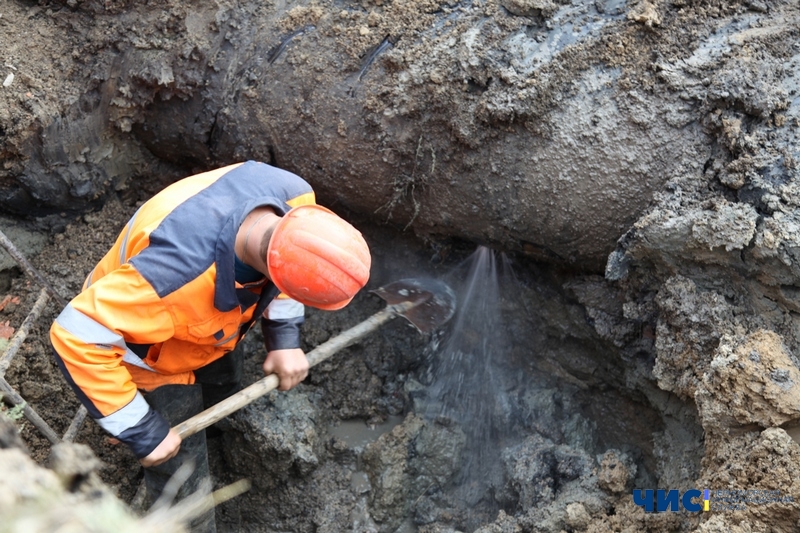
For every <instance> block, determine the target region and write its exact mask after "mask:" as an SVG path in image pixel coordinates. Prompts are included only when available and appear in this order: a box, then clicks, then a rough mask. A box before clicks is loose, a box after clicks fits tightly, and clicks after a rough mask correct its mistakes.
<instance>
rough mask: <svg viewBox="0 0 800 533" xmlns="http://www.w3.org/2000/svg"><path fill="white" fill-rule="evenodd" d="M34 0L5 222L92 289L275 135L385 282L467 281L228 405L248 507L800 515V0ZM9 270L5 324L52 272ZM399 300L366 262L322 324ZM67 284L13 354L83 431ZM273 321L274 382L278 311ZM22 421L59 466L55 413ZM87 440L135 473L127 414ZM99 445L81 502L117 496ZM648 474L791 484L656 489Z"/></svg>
mask: <svg viewBox="0 0 800 533" xmlns="http://www.w3.org/2000/svg"><path fill="white" fill-rule="evenodd" d="M0 15H2V17H0V50H3V53H4V54H5V56H4V57H3V58H2V61H0V63H1V64H2V66H1V67H0V68H2V69H3V74H2V75H0V79H1V80H3V81H2V88H0V163H1V164H0V209H2V210H3V213H4V218H3V219H2V221H0V222H1V224H0V225H1V226H2V229H3V232H4V233H6V234H7V235H8V236H9V237H10V238H11V239H12V240H14V242H15V243H17V245H18V246H19V248H20V249H21V250H23V251H24V252H25V254H26V255H27V256H28V258H29V259H30V260H31V261H32V262H33V263H34V265H35V266H36V268H38V269H39V271H40V272H41V273H42V274H43V275H44V276H45V278H46V279H47V280H48V281H49V282H50V283H52V284H53V285H54V287H55V288H56V289H57V290H58V292H59V293H60V294H61V295H62V296H63V297H65V298H69V297H71V296H73V295H75V294H76V293H77V292H78V291H79V290H80V287H81V284H82V283H83V281H84V279H85V276H86V275H87V273H88V272H89V271H91V269H92V268H93V267H94V265H95V264H96V262H97V261H98V260H99V259H100V258H101V257H102V256H103V255H104V254H105V253H106V251H107V249H108V247H109V246H110V245H111V243H112V242H113V241H114V239H115V238H116V236H117V235H118V233H119V231H120V229H121V228H122V227H124V224H125V222H126V221H127V220H128V218H129V217H130V216H131V215H132V214H133V213H134V212H135V210H136V208H137V207H138V205H140V204H141V202H143V201H145V200H146V199H148V198H149V197H151V196H152V195H153V194H154V193H155V192H157V191H158V190H160V189H161V188H163V187H164V186H165V185H167V184H168V183H171V182H172V181H175V180H177V179H179V178H181V177H184V176H186V175H189V174H192V173H194V172H199V171H203V170H208V169H211V168H214V167H219V166H222V165H226V164H230V163H234V162H238V161H243V160H247V159H254V160H259V161H264V162H268V163H271V164H274V165H276V166H279V167H281V168H284V169H286V170H289V171H292V172H295V173H297V174H298V175H301V176H302V177H304V178H306V179H307V180H308V181H309V183H310V184H311V185H312V186H313V187H314V189H315V190H316V191H317V197H318V200H319V202H320V203H321V204H323V205H326V206H328V207H330V208H331V209H333V210H334V211H336V212H337V213H339V214H340V215H342V216H343V217H345V218H347V219H348V220H350V221H352V222H353V224H354V225H356V226H357V227H358V228H359V229H361V230H362V231H363V232H364V235H365V236H366V237H367V240H368V242H369V244H370V247H371V249H372V252H373V269H372V272H371V278H370V285H369V286H368V287H367V288H368V289H374V288H377V287H379V286H381V285H383V284H386V283H389V282H392V281H395V280H397V279H401V278H406V277H410V276H411V277H414V276H420V277H432V278H437V279H441V280H445V281H447V282H448V283H450V284H452V286H453V287H454V288H456V290H457V293H458V296H459V303H460V305H459V313H460V314H459V315H457V316H456V317H454V319H453V321H452V322H451V324H449V325H448V326H447V327H446V328H443V329H442V330H440V331H437V332H436V333H435V334H433V335H419V334H418V333H416V332H414V331H413V330H412V329H411V328H410V327H409V326H408V325H407V324H403V323H400V322H399V321H396V322H393V323H390V324H388V325H386V326H385V327H383V328H382V329H381V330H380V331H377V332H375V334H373V335H371V336H370V337H368V338H365V339H363V340H362V341H361V342H359V343H357V344H355V345H353V346H352V347H350V348H348V349H347V350H346V351H344V352H342V353H340V354H338V355H337V356H336V357H335V358H333V359H332V360H329V361H326V362H324V363H323V364H321V365H319V367H315V369H314V370H313V371H312V372H311V374H310V375H309V377H308V379H307V380H306V382H304V383H303V384H302V385H301V386H300V387H298V388H297V390H294V391H292V392H290V393H288V394H278V393H276V394H272V395H270V396H269V397H266V398H263V399H261V400H259V401H258V402H257V403H255V404H253V405H251V406H249V407H247V408H245V409H243V410H242V411H240V412H238V413H237V414H236V415H234V416H231V417H230V418H229V420H228V421H227V422H225V424H224V427H223V429H225V431H224V433H223V435H222V437H219V438H215V439H211V443H210V448H211V451H210V453H211V455H212V469H213V472H214V475H215V480H216V483H218V484H219V485H223V484H227V483H230V482H233V481H236V480H238V479H240V478H248V479H251V481H252V483H253V486H252V489H251V490H250V491H249V492H247V493H246V494H244V495H242V496H240V497H238V498H236V499H234V500H231V501H229V502H227V503H225V504H222V505H221V506H220V507H219V508H218V509H217V521H218V524H219V525H220V530H222V531H240V530H245V531H264V532H274V531H296V532H311V531H315V532H338V531H379V532H381V533H392V532H394V531H401V532H403V531H414V530H417V531H419V532H420V533H439V532H450V531H479V532H480V533H489V532H496V531H523V532H526V533H527V532H537V533H540V532H548V533H549V532H553V533H559V532H561V531H568V532H572V531H608V530H624V529H628V530H635V531H654V532H655V531H658V532H661V531H697V532H702V533H704V532H711V531H737V530H738V531H750V530H770V529H771V530H774V531H792V530H794V529H796V524H797V523H798V521H799V520H800V511H798V508H797V506H796V504H794V503H793V501H800V466H798V465H800V447H798V446H797V444H796V443H795V441H794V440H792V438H790V436H789V433H793V434H794V433H796V432H797V431H796V427H797V426H798V423H799V422H800V408H799V407H798V406H800V370H799V369H798V365H799V364H800V357H799V356H798V354H800V211H798V206H800V187H798V183H800V181H798V180H800V174H798V172H799V169H800V164H799V163H798V161H800V151H798V147H800V133H798V132H800V128H798V125H799V124H800V98H798V90H800V87H798V81H797V80H798V79H800V52H799V51H798V50H799V49H798V44H797V43H798V20H800V12H799V11H798V6H797V3H796V2H792V1H788V0H787V1H784V0H775V1H772V2H762V1H759V0H742V1H721V0H720V1H718V0H699V1H696V2H694V1H693V2H686V1H684V0H674V1H671V2H666V1H660V0H628V1H626V2H621V1H616V0H598V1H584V0H557V1H550V0H485V1H477V0H476V1H459V2H450V1H438V0H424V1H416V0H414V1H406V0H393V1H391V2H386V1H374V2H373V1H363V2H349V1H340V0H308V1H306V0H298V1H297V2H291V3H285V2H277V3H264V2H256V1H249V0H242V1H237V2H229V1H227V0H217V1H214V2H201V3H192V2H186V1H180V2H178V1H177V0H157V1H153V2H145V3H136V2H128V1H125V0H104V1H102V2H101V1H99V0H75V1H73V0H69V1H67V2H61V1H59V0H41V1H39V2H30V1H28V0H11V1H8V2H6V3H5V4H3V6H2V8H0ZM476 249H477V250H478V252H477V253H476ZM492 250H494V251H492ZM0 271H2V272H1V273H0V288H2V289H3V290H4V291H5V293H6V295H7V296H8V298H7V299H6V298H3V300H2V302H3V303H2V304H0V307H1V309H0V313H2V315H0V318H2V322H3V324H2V326H3V327H2V328H0V333H2V334H3V335H5V334H8V331H9V329H8V328H18V327H20V326H19V325H20V324H21V323H22V321H23V320H24V318H25V317H26V316H27V314H28V312H29V311H30V309H32V308H33V307H34V306H35V304H36V299H37V297H38V294H39V289H40V287H38V286H37V284H36V283H35V282H31V280H30V279H29V278H27V277H25V276H23V275H21V272H20V270H19V269H18V268H17V267H16V266H15V265H14V262H13V261H10V260H9V261H7V262H5V263H2V264H1V265H0ZM382 305H383V304H382V302H381V301H380V300H379V299H377V298H376V297H374V296H372V295H370V294H369V292H368V291H364V292H363V294H360V295H359V296H358V297H357V298H356V299H355V300H354V301H353V303H352V304H351V305H350V306H348V307H347V308H346V309H344V310H342V311H340V312H336V313H322V312H316V311H313V310H310V311H309V312H308V316H307V320H306V324H305V325H304V330H303V339H304V340H303V342H304V346H303V348H304V349H306V350H310V349H312V348H313V347H315V346H317V345H318V344H320V343H322V342H324V341H325V340H327V339H329V338H330V337H332V336H333V335H335V334H336V333H338V332H340V331H343V330H345V329H347V328H348V327H350V326H352V325H354V324H356V323H358V322H360V321H361V320H363V319H365V318H366V317H367V316H370V315H371V314H373V313H375V312H377V311H378V310H379V309H380V308H381V307H382ZM58 311H59V309H56V308H55V306H54V305H49V306H47V307H46V308H45V309H44V311H43V312H42V314H41V317H40V319H39V321H38V322H37V324H36V325H35V327H34V328H33V329H32V330H31V332H30V334H29V335H28V339H27V340H26V342H25V345H24V346H23V348H22V349H20V352H19V354H18V355H17V356H16V357H15V359H14V361H13V362H12V364H11V365H10V367H9V368H8V371H7V373H6V375H5V377H6V379H7V380H8V382H9V383H10V384H11V385H13V387H14V388H15V390H17V391H18V392H19V394H20V395H21V396H22V397H23V398H25V399H26V400H27V401H28V402H29V403H30V405H31V406H32V407H34V408H35V409H36V411H37V412H38V413H40V414H41V415H42V418H43V419H44V420H45V421H46V422H47V424H48V425H49V426H51V427H52V428H53V430H54V431H55V433H56V434H57V435H63V434H64V432H65V431H66V430H67V427H68V426H69V423H70V421H71V419H72V415H73V414H74V413H75V411H76V409H77V407H78V403H77V400H76V399H75V398H74V396H73V395H72V394H71V393H70V391H69V388H68V387H67V386H66V384H65V383H64V381H63V378H62V377H61V374H60V373H59V371H58V369H57V367H56V365H55V363H54V361H53V359H52V357H51V355H50V347H49V343H48V336H47V331H48V327H49V324H50V323H51V322H52V320H53V318H54V317H55V316H56V314H57V313H58ZM6 322H7V324H6ZM0 337H2V335H0ZM244 342H245V348H246V350H247V352H248V354H249V357H248V363H247V365H248V366H247V374H246V375H247V377H248V379H250V380H255V379H257V378H258V377H260V360H261V359H262V358H263V353H262V351H261V350H262V347H261V339H259V338H258V335H257V334H252V335H251V336H248V337H247V338H246V339H245V341H244ZM22 436H23V438H24V441H25V443H26V445H27V447H28V450H29V452H30V455H31V456H32V457H33V458H34V459H35V460H37V461H38V462H39V463H40V464H45V463H46V461H47V457H48V454H49V452H50V444H49V442H48V441H46V440H45V439H43V438H42V437H41V436H40V435H39V434H38V433H37V431H36V430H35V429H33V428H32V427H30V426H29V425H25V426H23V428H22ZM6 441H7V442H9V443H12V445H14V446H16V444H15V443H16V442H17V441H16V440H15V439H13V438H8V439H6V440H2V439H0V442H6ZM76 441H77V442H79V443H85V444H87V445H88V446H90V448H91V452H92V454H94V456H96V457H99V458H100V459H101V461H102V462H103V464H104V465H105V467H104V468H102V469H100V470H99V475H100V476H101V477H102V478H103V480H104V481H105V482H106V484H107V486H110V487H111V488H112V489H113V490H114V491H115V492H116V494H117V495H118V496H119V497H120V498H121V499H122V500H124V501H126V502H132V501H133V500H134V495H135V494H136V492H137V488H138V486H139V484H140V480H141V469H140V467H139V465H138V463H137V462H136V461H135V460H134V459H133V457H132V456H131V455H130V454H129V453H128V452H127V451H126V450H124V449H122V448H120V447H118V446H114V445H112V444H111V443H109V442H108V441H107V440H106V439H105V436H104V435H103V433H102V432H101V431H100V429H99V427H98V426H97V425H96V424H93V423H87V424H85V425H84V427H83V429H82V430H81V432H80V433H79V434H78V435H77V438H76ZM2 451H3V450H0V452H2ZM62 457H63V456H62ZM4 458H5V455H0V459H4ZM56 462H57V461H56ZM60 464H62V466H63V462H62V463H60ZM82 464H84V465H90V466H91V465H95V466H92V468H96V462H94V461H92V460H88V461H85V462H84V463H82ZM87 468H88V467H87ZM12 470H13V469H12V468H11V467H9V468H7V469H5V471H9V472H10V471H12ZM90 470H91V469H90ZM79 472H81V473H80V475H79V476H78V478H75V477H74V476H72V477H70V476H68V477H69V479H70V480H71V481H70V482H69V483H67V484H66V485H65V486H66V488H65V489H64V490H66V491H67V493H69V495H70V496H69V497H78V496H80V495H81V494H83V495H84V496H86V495H90V494H91V491H90V490H89V489H87V488H86V487H89V485H91V484H89V485H87V484H86V483H82V482H81V480H83V481H86V480H91V479H93V478H92V476H91V475H90V474H89V473H87V471H86V469H85V468H84V467H83V466H82V467H81V469H80V470H79ZM62 477H63V472H62ZM37 479H39V478H38V477H37V474H35V473H34V472H32V471H31V472H29V473H28V474H27V475H22V476H21V477H20V478H19V479H17V478H12V477H9V478H8V479H7V480H6V479H0V482H6V481H7V482H8V486H7V487H6V488H5V489H4V490H1V491H0V494H4V495H5V494H12V495H13V496H10V497H9V498H6V499H3V498H0V513H2V514H4V515H6V514H8V515H11V514H12V513H22V512H24V510H25V509H27V507H25V506H24V505H23V502H25V501H28V500H25V498H27V496H25V494H34V493H36V491H33V492H30V493H28V492H25V491H22V492H20V491H17V489H15V488H14V487H28V485H25V484H24V483H29V482H31V483H34V482H35V480H37ZM76 479H77V481H76ZM34 484H35V483H34ZM91 486H92V487H96V485H91ZM81 487H84V488H81ZM633 488H639V489H656V488H663V489H675V490H686V489H690V488H709V489H710V490H711V489H718V490H729V489H731V490H732V489H736V490H747V489H764V490H771V491H773V492H774V491H778V492H779V493H780V495H781V500H780V501H770V502H767V503H764V502H761V503H757V504H756V503H753V502H750V503H749V504H747V502H744V503H745V505H744V507H742V508H737V510H736V512H727V511H728V510H730V509H724V510H723V511H725V512H716V513H714V512H709V513H705V512H702V513H694V512H690V511H687V510H685V509H683V510H680V512H672V513H646V512H645V509H644V508H642V507H640V506H637V505H636V504H635V503H634V501H633V499H632V497H631V490H632V489H633ZM792 500H793V501H792ZM86 501H89V502H90V501H91V498H90V497H89V496H86ZM134 503H136V502H134ZM712 503H713V499H712ZM734 503H736V505H739V504H742V502H734ZM47 507H48V505H44V508H47ZM72 507H73V506H69V505H68V506H66V508H67V509H71V508H72ZM40 508H42V507H40ZM52 508H53V509H56V508H58V509H61V510H62V511H63V509H65V507H64V506H62V507H52ZM76 508H77V507H76ZM34 514H35V513H34ZM40 514H41V513H40ZM14 516H17V515H16V514H14ZM54 520H56V521H58V520H59V518H54ZM2 523H4V522H2V521H0V524H2ZM1 527H2V525H0V528H1ZM737 528H738V529H737ZM51 529H52V528H51Z"/></svg>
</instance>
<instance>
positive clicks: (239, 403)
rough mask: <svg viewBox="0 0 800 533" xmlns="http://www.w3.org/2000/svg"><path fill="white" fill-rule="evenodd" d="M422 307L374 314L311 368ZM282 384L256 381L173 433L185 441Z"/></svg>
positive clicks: (407, 305) (324, 349)
mask: <svg viewBox="0 0 800 533" xmlns="http://www.w3.org/2000/svg"><path fill="white" fill-rule="evenodd" d="M420 303H422V301H420V300H417V301H409V302H402V303H399V304H394V305H389V306H386V307H385V308H384V309H383V310H382V311H379V312H377V313H375V314H374V315H372V316H371V317H369V318H368V319H366V320H364V321H363V322H361V323H359V324H356V325H355V326H353V327H352V328H350V329H348V330H346V331H344V332H342V333H340V334H339V335H337V336H335V337H334V338H332V339H329V340H327V341H326V342H324V343H322V344H320V345H319V346H317V347H316V348H314V349H313V350H311V351H310V352H308V353H307V354H306V358H307V359H308V364H309V367H313V366H315V365H317V364H318V363H321V362H322V361H324V360H325V359H328V358H329V357H330V356H332V355H333V354H335V353H336V352H338V351H339V350H341V349H343V348H346V347H347V346H349V345H351V344H352V343H354V342H355V341H357V340H359V339H360V338H362V337H364V336H366V335H367V334H368V333H370V332H372V331H374V330H376V329H378V327H379V326H381V325H383V324H384V323H386V322H388V321H389V320H391V319H392V318H394V317H396V316H397V315H401V314H403V313H405V312H406V311H408V310H409V309H411V308H412V307H415V306H417V305H419V304H420ZM279 384H280V380H279V379H278V376H277V375H275V374H270V375H269V376H266V377H264V378H261V379H260V380H258V381H256V382H255V383H253V384H252V385H250V386H249V387H247V388H244V389H242V390H240V391H239V392H237V393H236V394H234V395H233V396H230V397H228V398H226V399H224V400H222V401H221V402H219V403H218V404H216V405H213V406H211V407H209V408H208V409H206V410H205V411H203V412H202V413H198V414H196V415H194V416H193V417H192V418H190V419H188V420H185V421H183V422H181V423H180V424H178V425H177V426H175V427H174V428H173V429H174V430H175V431H177V432H178V434H179V435H180V436H181V438H182V439H185V438H186V437H188V436H190V435H194V434H195V433H197V432H198V431H200V430H201V429H205V428H207V427H208V426H210V425H211V424H214V423H216V422H218V421H220V420H221V419H223V418H225V417H226V416H228V415H229V414H231V413H233V412H234V411H238V410H239V409H241V408H242V407H244V406H245V405H248V404H250V403H251V402H252V401H253V400H256V399H258V398H260V397H262V396H264V395H265V394H267V393H268V392H270V391H272V390H275V389H277V388H278V385H279Z"/></svg>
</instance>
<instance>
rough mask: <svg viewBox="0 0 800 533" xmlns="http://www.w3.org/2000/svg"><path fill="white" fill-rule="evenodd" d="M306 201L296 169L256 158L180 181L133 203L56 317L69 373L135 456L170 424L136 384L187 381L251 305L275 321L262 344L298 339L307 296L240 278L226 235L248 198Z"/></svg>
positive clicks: (248, 320) (242, 328)
mask: <svg viewBox="0 0 800 533" xmlns="http://www.w3.org/2000/svg"><path fill="white" fill-rule="evenodd" d="M314 201H315V199H314V192H313V190H312V189H311V187H310V186H309V184H308V183H306V182H305V181H304V180H303V179H301V178H300V177H298V176H296V175H294V174H292V173H290V172H286V171H283V170H280V169H277V168H274V167H271V166H269V165H266V164H263V163H256V162H253V161H249V162H247V163H243V164H237V165H231V166H228V167H224V168H221V169H218V170H214V171H211V172H206V173H203V174H198V175H195V176H191V177H188V178H185V179H183V180H181V181H178V182H176V183H174V184H172V185H170V186H169V187H167V188H166V189H164V190H163V191H161V192H160V193H158V194H157V195H155V196H154V197H153V198H151V199H150V200H148V201H147V202H146V203H144V204H143V205H142V206H141V207H140V208H139V209H138V211H137V212H136V213H135V214H134V216H133V217H132V218H131V220H130V221H129V222H128V223H127V225H126V226H125V228H124V229H123V230H122V233H121V234H120V235H119V237H118V238H117V241H116V242H115V244H114V246H113V247H112V248H111V250H109V252H108V253H107V254H106V255H105V256H104V257H103V259H102V260H101V261H100V262H99V263H98V264H97V266H96V267H95V269H94V270H93V271H92V272H91V273H90V274H89V276H88V278H87V280H86V282H85V284H84V287H83V290H82V292H81V293H80V294H79V295H78V296H76V297H75V298H74V299H73V300H72V301H71V302H70V303H69V305H67V307H66V308H65V309H64V310H63V311H62V313H61V314H60V315H59V316H58V317H57V318H56V320H55V322H54V323H53V325H52V327H51V329H50V339H51V342H52V345H53V348H54V351H55V353H56V360H57V362H58V364H59V366H60V368H61V370H62V372H63V373H64V375H65V377H66V378H67V381H68V382H69V383H70V385H71V386H72V387H73V389H74V390H75V392H76V394H77V395H78V397H79V398H80V400H81V401H82V403H83V404H84V405H85V406H86V408H87V409H88V411H89V414H90V415H91V416H92V417H93V418H95V419H96V420H97V421H98V423H99V424H100V425H101V426H102V427H103V428H104V429H105V430H106V431H107V432H108V433H110V434H111V435H113V436H114V437H116V438H118V439H119V440H121V441H123V442H125V443H126V444H128V445H129V446H130V447H131V449H132V450H133V451H134V453H135V454H136V455H137V456H138V457H140V458H141V457H145V456H147V455H148V454H149V453H150V452H152V451H153V450H154V449H155V447H156V446H157V445H158V444H159V443H160V442H161V441H162V440H163V439H164V437H165V436H166V435H167V432H168V431H169V425H168V424H167V422H166V421H165V420H164V419H163V418H162V417H161V416H160V415H159V414H158V413H156V412H155V411H154V410H153V409H151V408H150V406H149V405H148V404H147V402H146V401H145V400H144V397H143V396H142V394H141V393H140V392H139V389H143V390H150V389H152V388H155V387H157V386H159V385H162V384H166V383H184V384H190V383H193V382H194V374H193V372H192V371H193V370H196V369H198V368H200V367H203V366H205V365H207V364H209V363H210V362H212V361H214V360H216V359H219V358H220V357H222V356H223V355H224V354H226V353H227V352H229V351H231V350H232V349H233V348H234V347H235V346H236V344H237V343H238V342H239V340H240V339H241V338H242V337H243V335H244V334H245V333H246V331H247V330H248V329H249V328H250V326H251V325H252V323H253V322H254V320H255V319H256V318H258V316H259V315H261V316H263V317H264V318H266V319H268V321H269V322H268V323H269V324H271V326H272V329H273V331H272V334H271V335H269V334H267V332H265V337H271V339H270V338H267V344H268V349H277V348H296V347H299V334H298V328H299V324H300V322H302V317H303V312H304V307H303V305H302V304H300V303H298V302H296V301H294V300H291V299H288V298H286V297H284V296H283V295H280V296H279V295H278V292H279V291H278V290H277V289H276V288H275V286H274V285H273V284H272V283H271V282H269V281H268V280H262V281H259V282H255V283H251V284H247V285H242V284H240V283H238V282H236V281H235V278H234V260H235V256H234V241H235V237H236V233H237V231H238V229H239V226H240V225H241V223H242V221H243V220H244V218H245V216H246V215H247V214H248V213H249V212H250V211H252V210H253V209H255V208H258V207H262V206H269V207H271V208H272V209H274V210H275V212H276V213H277V214H278V215H281V216H283V215H284V214H285V213H286V212H287V211H288V210H289V209H291V208H292V207H296V206H298V205H303V204H312V203H314ZM257 308H258V309H257ZM268 329H269V328H268ZM287 329H288V330H289V332H288V333H287ZM287 338H288V339H289V340H288V341H287ZM292 339H294V340H292ZM270 341H271V342H272V343H273V346H271V347H270V346H269V343H270ZM293 343H294V345H292V344H293ZM275 344H277V345H275Z"/></svg>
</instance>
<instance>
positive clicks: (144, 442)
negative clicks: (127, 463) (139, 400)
mask: <svg viewBox="0 0 800 533" xmlns="http://www.w3.org/2000/svg"><path fill="white" fill-rule="evenodd" d="M167 433H169V424H168V423H167V421H166V420H165V419H164V417H162V416H161V415H160V414H158V412H156V411H155V410H154V409H153V408H152V407H151V408H150V410H149V411H148V412H147V414H146V415H145V416H144V418H142V419H141V420H140V421H139V422H138V423H137V424H136V425H135V426H133V427H131V428H128V429H126V430H125V431H123V432H122V433H120V434H119V435H117V438H118V439H119V440H120V441H122V442H124V443H125V444H127V445H128V447H129V448H130V449H131V450H132V451H133V453H134V454H135V455H136V458H137V459H142V458H143V457H147V456H148V455H150V453H152V451H153V450H155V449H156V447H157V446H158V445H159V444H161V441H163V440H164V439H165V438H166V436H167Z"/></svg>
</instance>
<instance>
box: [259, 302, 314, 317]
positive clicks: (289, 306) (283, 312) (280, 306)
mask: <svg viewBox="0 0 800 533" xmlns="http://www.w3.org/2000/svg"><path fill="white" fill-rule="evenodd" d="M304 314H305V306H304V305H303V304H301V303H300V302H298V301H295V300H290V299H288V298H286V299H284V298H275V299H274V300H272V301H271V302H270V303H269V305H268V306H267V312H266V313H265V317H266V318H269V319H270V320H285V319H287V318H297V317H301V316H303V315H304Z"/></svg>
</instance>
